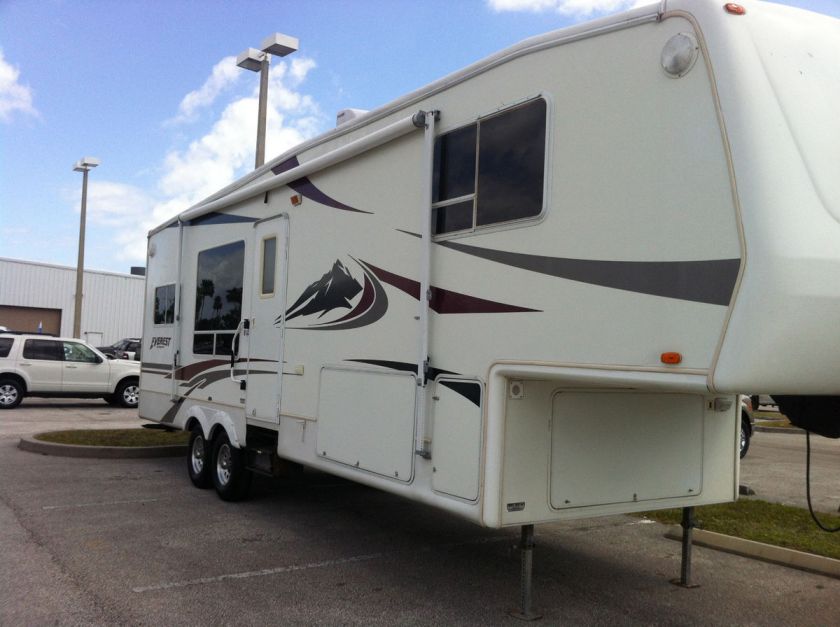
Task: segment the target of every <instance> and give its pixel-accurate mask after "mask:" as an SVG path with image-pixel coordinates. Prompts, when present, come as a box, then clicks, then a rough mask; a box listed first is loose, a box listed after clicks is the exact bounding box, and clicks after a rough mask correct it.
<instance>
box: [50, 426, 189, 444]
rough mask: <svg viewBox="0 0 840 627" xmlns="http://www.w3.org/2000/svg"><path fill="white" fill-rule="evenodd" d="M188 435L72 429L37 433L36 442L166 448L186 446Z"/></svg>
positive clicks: (181, 433)
mask: <svg viewBox="0 0 840 627" xmlns="http://www.w3.org/2000/svg"><path fill="white" fill-rule="evenodd" d="M189 438H190V434H189V433H187V432H186V431H172V432H170V431H163V430H160V429H73V430H68V431H50V432H48V433H39V434H38V435H36V436H35V439H36V440H41V441H42V442H54V443H56V444H79V445H84V446H129V447H134V446H166V445H170V444H186V443H187V441H188V440H189Z"/></svg>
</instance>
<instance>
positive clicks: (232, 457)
mask: <svg viewBox="0 0 840 627" xmlns="http://www.w3.org/2000/svg"><path fill="white" fill-rule="evenodd" d="M212 468H213V487H215V488H216V492H217V493H218V495H219V497H220V498H221V499H222V500H223V501H240V500H242V499H244V498H245V497H246V496H248V489H249V488H250V487H251V471H250V470H248V469H247V468H245V452H244V451H241V450H240V449H238V448H234V447H233V445H232V444H231V443H230V440H229V439H228V436H227V433H225V432H224V431H223V432H221V433H220V434H219V435H218V436H217V437H216V439H215V440H214V441H213V465H212Z"/></svg>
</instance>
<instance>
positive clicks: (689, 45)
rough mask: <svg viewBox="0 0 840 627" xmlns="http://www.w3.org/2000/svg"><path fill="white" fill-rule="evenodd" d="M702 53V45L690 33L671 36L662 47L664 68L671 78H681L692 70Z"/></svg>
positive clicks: (661, 59)
mask: <svg viewBox="0 0 840 627" xmlns="http://www.w3.org/2000/svg"><path fill="white" fill-rule="evenodd" d="M699 54H700V45H699V44H698V43H697V39H696V38H695V37H694V35H692V34H690V33H679V34H677V35H674V36H673V37H671V39H669V40H668V43H666V44H665V47H664V48H663V49H662V57H661V58H660V61H661V63H662V69H663V70H665V73H666V74H667V75H668V76H670V77H671V78H681V77H683V76H685V75H686V74H688V73H689V72H690V71H691V68H693V67H694V64H695V63H696V61H697V57H698V56H699Z"/></svg>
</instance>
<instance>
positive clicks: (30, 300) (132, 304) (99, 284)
mask: <svg viewBox="0 0 840 627" xmlns="http://www.w3.org/2000/svg"><path fill="white" fill-rule="evenodd" d="M144 281H145V277H143V276H142V275H135V274H119V273H116V272H102V271H98V270H85V273H84V281H83V288H82V294H83V296H82V324H81V337H82V339H83V340H85V341H87V342H89V343H90V344H93V345H94V346H103V345H106V344H111V343H113V342H116V341H117V340H119V339H121V338H124V337H140V334H141V332H142V329H143V284H144ZM75 296H76V268H75V267H69V266H58V265H53V264H48V263H40V262H34V261H23V260H20V259H7V258H3V257H0V326H4V327H7V328H8V329H10V330H13V331H28V332H34V333H37V332H39V331H40V332H42V333H52V334H55V335H61V336H66V337H70V336H72V335H73V316H74V306H75V305H74V303H75Z"/></svg>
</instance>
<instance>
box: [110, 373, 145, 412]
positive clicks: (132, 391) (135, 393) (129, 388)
mask: <svg viewBox="0 0 840 627" xmlns="http://www.w3.org/2000/svg"><path fill="white" fill-rule="evenodd" d="M114 399H115V400H116V402H117V403H119V404H120V405H122V406H123V407H128V408H129V409H133V408H135V407H137V405H139V404H140V382H139V381H137V379H125V380H123V381H120V383H119V385H118V386H117V389H116V390H115V391H114Z"/></svg>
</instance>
